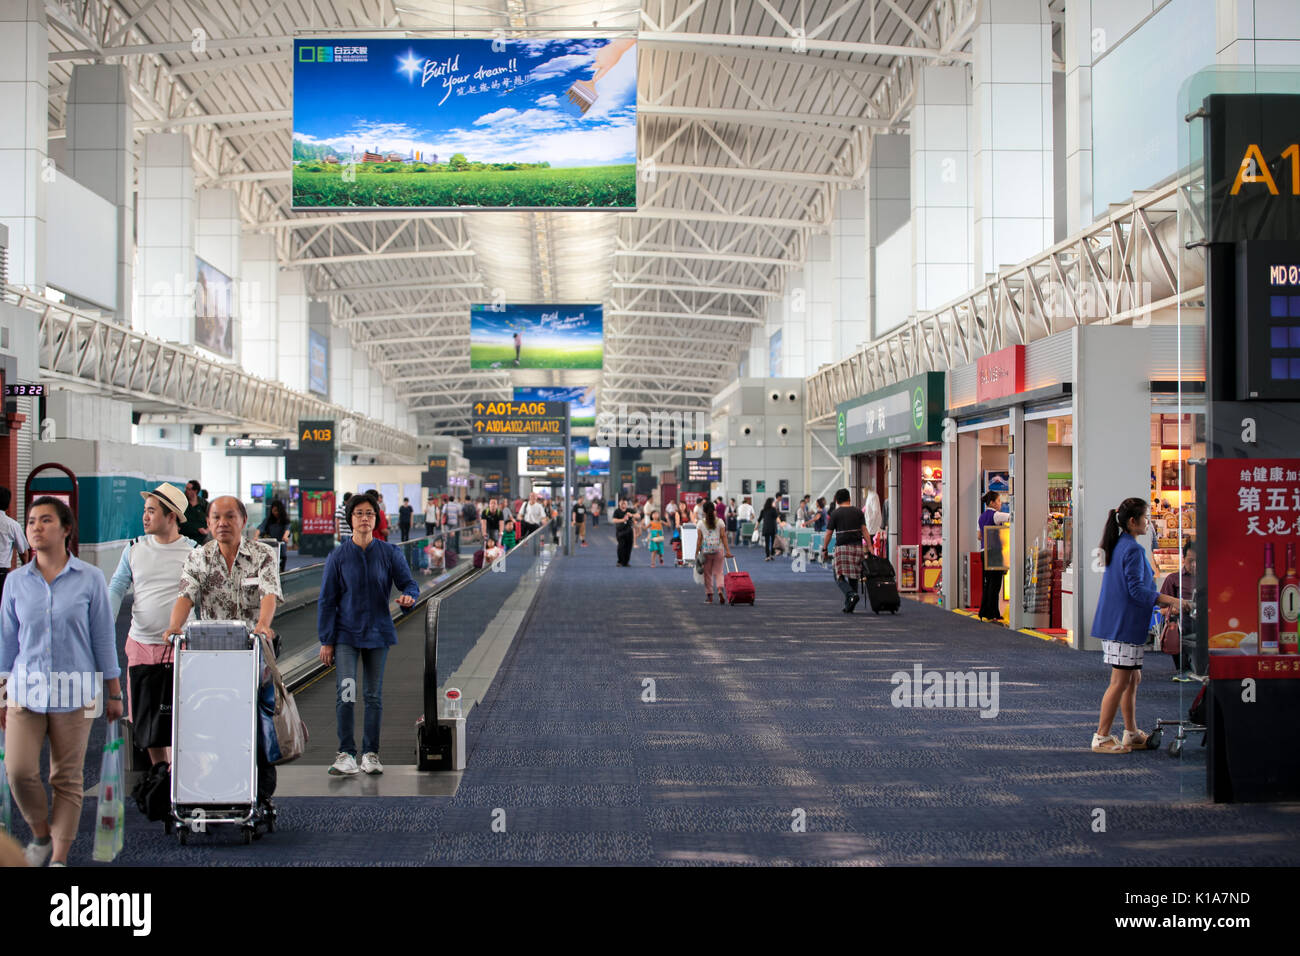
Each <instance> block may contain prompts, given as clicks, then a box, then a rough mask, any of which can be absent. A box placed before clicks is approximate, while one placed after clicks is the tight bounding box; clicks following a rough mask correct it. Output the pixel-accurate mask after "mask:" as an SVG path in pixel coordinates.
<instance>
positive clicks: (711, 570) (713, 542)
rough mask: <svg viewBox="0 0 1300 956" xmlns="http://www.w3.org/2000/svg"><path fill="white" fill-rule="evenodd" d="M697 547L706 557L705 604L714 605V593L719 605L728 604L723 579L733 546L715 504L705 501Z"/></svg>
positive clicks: (702, 507) (702, 506) (702, 508)
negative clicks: (729, 542)
mask: <svg viewBox="0 0 1300 956" xmlns="http://www.w3.org/2000/svg"><path fill="white" fill-rule="evenodd" d="M701 510H702V511H703V514H702V515H700V523H699V525H698V526H697V527H698V532H699V534H698V537H697V538H696V539H695V540H696V547H698V548H699V549H700V553H701V554H702V555H703V556H704V562H703V564H704V567H703V571H704V603H705V604H712V603H713V592H714V590H715V588H716V590H717V592H718V603H719V604H726V603H727V598H726V596H725V594H724V593H723V590H722V577H723V575H724V574H725V573H726V567H727V558H729V557H731V556H732V555H731V545H729V544H728V543H727V530H726V525H725V524H724V523H723V522H722V521H720V520H719V519H718V513H717V511H716V510H714V507H713V502H712V501H710V500H709V499H708V498H705V499H704V502H703V503H702V505H701Z"/></svg>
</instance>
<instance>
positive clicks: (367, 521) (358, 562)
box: [316, 492, 420, 775]
mask: <svg viewBox="0 0 1300 956" xmlns="http://www.w3.org/2000/svg"><path fill="white" fill-rule="evenodd" d="M378 518H379V503H378V502H377V501H376V499H375V497H374V496H373V495H372V494H370V493H369V492H367V493H366V494H363V495H353V496H352V499H351V500H350V501H349V502H348V507H347V519H348V526H349V527H350V528H351V529H352V536H351V537H350V538H344V539H343V541H342V542H341V543H340V544H339V546H338V547H337V548H335V549H334V550H333V551H331V552H330V556H329V557H328V558H327V559H326V560H325V572H324V575H323V577H322V580H321V591H320V604H319V606H318V610H317V618H316V622H317V628H318V630H319V633H320V643H321V649H320V659H321V660H322V661H324V662H325V663H326V664H327V665H328V664H334V665H336V666H335V671H334V686H335V691H336V697H335V701H334V713H335V715H336V716H337V718H338V732H339V751H338V756H337V757H336V758H335V760H334V763H333V765H332V766H331V767H330V769H329V772H330V773H332V774H335V775H340V774H349V775H351V774H355V773H357V772H358V769H360V770H364V771H365V772H366V773H383V772H384V766H383V764H381V763H380V762H379V726H380V723H381V721H382V720H383V714H384V704H383V692H384V663H385V661H386V660H387V658H388V648H389V647H391V646H392V645H394V644H396V643H397V628H395V627H393V618H392V615H391V614H390V613H389V610H388V595H389V593H390V592H391V590H392V588H393V585H394V584H396V585H397V587H398V588H400V589H401V591H402V596H401V597H399V598H398V599H397V603H398V604H399V605H400V606H402V607H410V606H411V605H413V604H414V603H415V599H416V598H417V597H419V596H420V586H419V585H418V584H416V583H415V579H414V578H412V577H411V569H410V568H409V567H408V566H407V564H406V559H405V558H403V557H402V552H401V549H400V548H398V547H397V546H396V545H393V544H389V543H388V542H387V541H381V540H379V539H378V538H376V537H375V522H376V521H377V520H378ZM358 662H359V663H360V664H361V665H362V666H363V667H364V668H365V691H364V699H365V716H364V719H363V724H362V726H363V731H362V738H361V745H362V757H361V766H360V768H358V767H357V745H356V738H355V736H354V734H355V727H356V722H355V720H354V717H353V702H354V701H355V700H356V686H357V664H358Z"/></svg>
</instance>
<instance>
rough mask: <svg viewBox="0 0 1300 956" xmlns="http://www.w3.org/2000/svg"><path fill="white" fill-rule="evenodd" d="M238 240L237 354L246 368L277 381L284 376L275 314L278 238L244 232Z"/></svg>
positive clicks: (277, 294)
mask: <svg viewBox="0 0 1300 956" xmlns="http://www.w3.org/2000/svg"><path fill="white" fill-rule="evenodd" d="M239 243H240V245H239V325H238V327H239V332H240V345H239V351H238V352H236V353H235V354H237V355H238V356H239V357H240V364H241V365H243V367H244V369H245V371H247V372H249V373H250V374H252V375H258V376H261V377H262V378H266V379H270V380H271V381H277V380H279V379H280V378H281V373H280V335H279V322H278V321H277V317H276V306H277V300H278V298H279V291H278V285H277V280H278V279H279V276H280V263H279V261H278V257H277V256H276V252H275V239H274V238H273V237H271V236H269V235H266V234H264V233H245V234H244V235H242V236H241V237H240V240H239Z"/></svg>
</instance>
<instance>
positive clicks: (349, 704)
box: [334, 644, 388, 757]
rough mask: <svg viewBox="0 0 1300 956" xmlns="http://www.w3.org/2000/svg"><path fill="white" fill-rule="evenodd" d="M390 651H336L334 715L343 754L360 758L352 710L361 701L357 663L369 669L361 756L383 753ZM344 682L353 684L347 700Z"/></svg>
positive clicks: (341, 648)
mask: <svg viewBox="0 0 1300 956" xmlns="http://www.w3.org/2000/svg"><path fill="white" fill-rule="evenodd" d="M387 659H388V648H387V647H364V648H360V649H358V648H355V647H353V646H352V645H351V644H336V645H335V647H334V714H335V716H336V717H337V718H338V725H339V752H340V753H345V754H351V755H352V756H354V757H355V756H356V755H357V740H356V736H355V730H356V721H355V720H354V718H353V716H352V709H353V706H354V705H355V702H356V699H357V663H358V662H360V664H361V666H362V667H363V668H364V669H365V690H364V695H363V697H364V700H365V704H366V709H365V716H364V717H363V719H362V732H361V752H362V753H364V754H377V753H379V725H380V724H381V723H382V722H383V719H384V662H385V661H386V660H387ZM344 681H351V684H350V686H349V693H348V694H347V699H346V700H345V699H344V693H343V691H344V684H343V682H344Z"/></svg>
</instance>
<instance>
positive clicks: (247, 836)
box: [244, 827, 253, 846]
mask: <svg viewBox="0 0 1300 956" xmlns="http://www.w3.org/2000/svg"><path fill="white" fill-rule="evenodd" d="M252 842H253V831H252V830H251V829H250V828H248V827H244V846H248V845H249V844H250V843H252Z"/></svg>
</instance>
